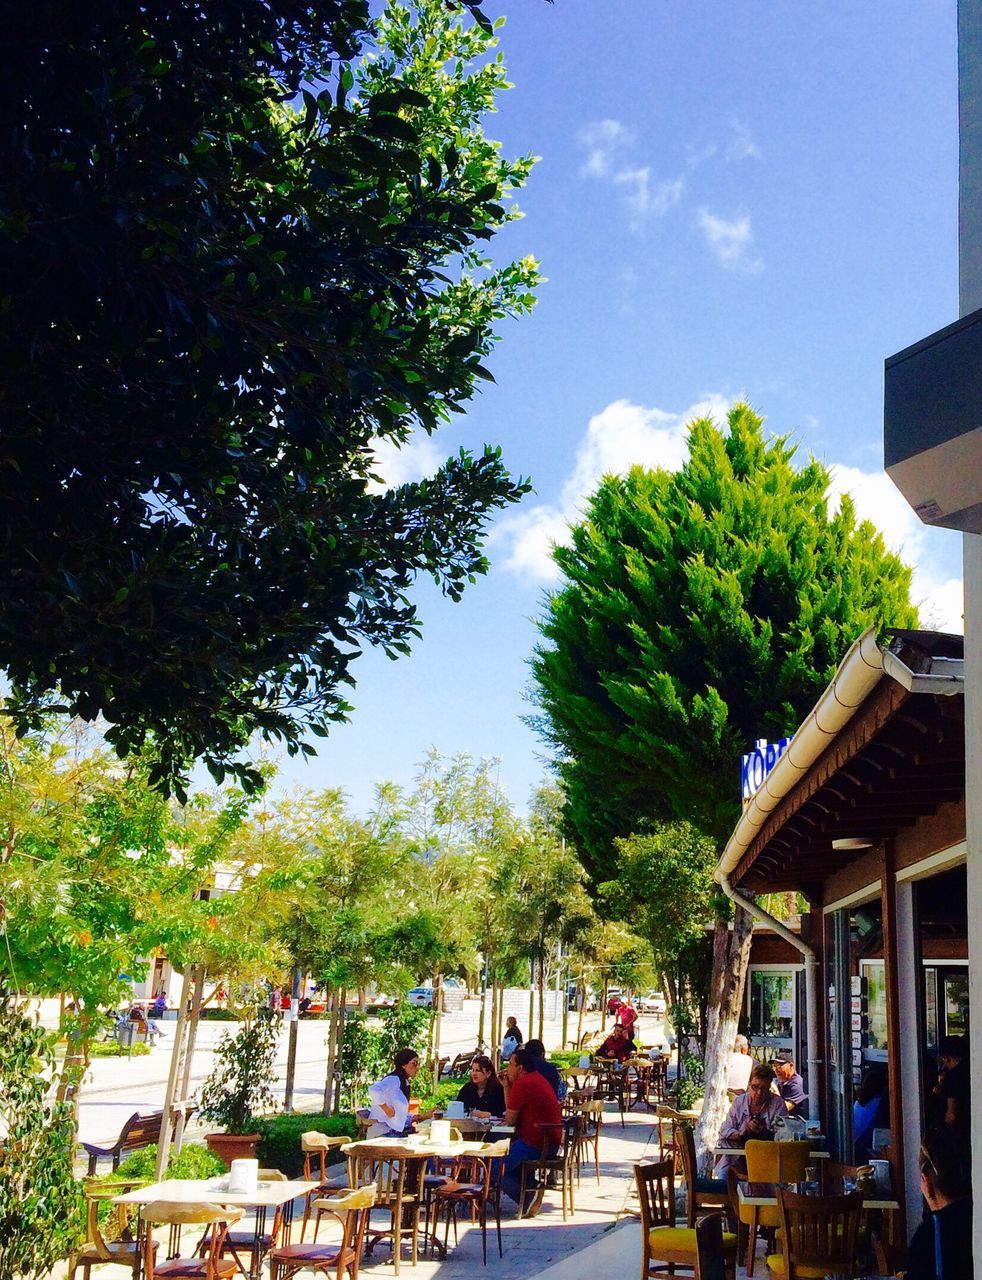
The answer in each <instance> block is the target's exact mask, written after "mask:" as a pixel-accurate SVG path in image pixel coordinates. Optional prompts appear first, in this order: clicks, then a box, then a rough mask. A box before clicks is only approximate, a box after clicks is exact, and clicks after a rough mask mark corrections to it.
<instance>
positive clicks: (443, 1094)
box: [414, 1075, 470, 1111]
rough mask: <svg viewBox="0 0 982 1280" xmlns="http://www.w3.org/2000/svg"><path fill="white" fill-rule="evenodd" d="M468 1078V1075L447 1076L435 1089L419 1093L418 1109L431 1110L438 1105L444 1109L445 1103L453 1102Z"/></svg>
mask: <svg viewBox="0 0 982 1280" xmlns="http://www.w3.org/2000/svg"><path fill="white" fill-rule="evenodd" d="M417 1079H419V1077H418V1076H417ZM469 1079H470V1076H469V1075H467V1076H449V1077H448V1078H447V1079H446V1080H441V1081H440V1083H439V1084H438V1085H437V1087H436V1088H435V1089H430V1090H428V1091H427V1092H426V1093H421V1094H419V1095H418V1097H419V1109H420V1111H432V1109H433V1108H434V1107H439V1108H440V1109H441V1110H442V1111H446V1109H447V1103H448V1102H453V1100H454V1099H455V1098H456V1097H457V1094H458V1093H460V1090H461V1088H462V1087H463V1086H464V1085H465V1084H466V1083H467V1081H468V1080H469ZM414 1096H416V1095H414Z"/></svg>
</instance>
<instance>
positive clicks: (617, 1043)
mask: <svg viewBox="0 0 982 1280" xmlns="http://www.w3.org/2000/svg"><path fill="white" fill-rule="evenodd" d="M637 1051H638V1049H637V1045H636V1044H635V1043H634V1041H633V1040H632V1039H631V1037H630V1036H629V1035H628V1034H627V1032H626V1031H625V1030H624V1028H623V1027H622V1026H621V1024H620V1023H618V1024H617V1026H616V1027H614V1029H613V1031H612V1032H611V1033H610V1035H609V1036H608V1037H607V1039H606V1040H605V1041H604V1042H603V1044H602V1045H601V1046H600V1048H599V1049H598V1050H597V1057H598V1058H613V1059H614V1061H615V1062H626V1061H627V1059H628V1058H632V1057H633V1056H634V1055H635V1054H636V1053H637Z"/></svg>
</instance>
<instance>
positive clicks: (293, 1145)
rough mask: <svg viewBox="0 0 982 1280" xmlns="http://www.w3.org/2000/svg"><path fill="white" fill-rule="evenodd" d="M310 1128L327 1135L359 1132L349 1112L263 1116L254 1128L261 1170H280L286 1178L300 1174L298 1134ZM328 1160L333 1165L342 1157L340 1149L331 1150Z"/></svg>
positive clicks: (333, 1135)
mask: <svg viewBox="0 0 982 1280" xmlns="http://www.w3.org/2000/svg"><path fill="white" fill-rule="evenodd" d="M311 1129H314V1130H316V1131H317V1133H326V1134H328V1135H329V1136H330V1137H337V1136H338V1135H339V1134H344V1135H345V1136H346V1137H349V1138H355V1137H357V1135H358V1122H357V1121H356V1120H355V1117H354V1116H353V1115H352V1114H351V1113H350V1112H347V1113H343V1114H341V1115H336V1116H328V1115H324V1114H323V1113H314V1114H312V1115H311V1114H309V1113H304V1112H299V1113H298V1112H290V1113H288V1114H284V1115H278V1116H264V1117H263V1118H262V1119H260V1120H258V1121H257V1123H256V1131H257V1132H258V1133H259V1135H260V1138H259V1145H258V1147H257V1148H256V1155H257V1156H258V1157H259V1164H260V1166H261V1167H262V1168H264V1169H279V1170H281V1171H282V1172H283V1173H285V1174H286V1175H287V1177H289V1178H298V1177H300V1175H301V1174H302V1173H303V1152H302V1151H301V1150H300V1135H301V1134H302V1133H307V1132H308V1131H309V1130H311ZM328 1159H329V1161H330V1163H331V1164H335V1163H337V1162H339V1161H341V1160H343V1159H344V1156H343V1155H342V1154H341V1153H340V1151H331V1152H329V1153H328Z"/></svg>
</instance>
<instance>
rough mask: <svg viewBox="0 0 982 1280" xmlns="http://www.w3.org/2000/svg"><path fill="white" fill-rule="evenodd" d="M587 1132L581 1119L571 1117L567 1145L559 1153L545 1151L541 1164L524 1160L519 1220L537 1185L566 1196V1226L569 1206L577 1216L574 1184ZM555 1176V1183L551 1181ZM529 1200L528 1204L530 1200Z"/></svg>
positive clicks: (567, 1124)
mask: <svg viewBox="0 0 982 1280" xmlns="http://www.w3.org/2000/svg"><path fill="white" fill-rule="evenodd" d="M582 1131H583V1117H582V1116H581V1115H575V1116H568V1117H567V1118H566V1119H565V1120H564V1121H563V1141H562V1146H561V1147H560V1149H559V1150H558V1151H552V1152H548V1151H546V1150H545V1149H543V1152H542V1155H541V1156H539V1158H538V1159H537V1160H523V1161H522V1165H521V1174H522V1177H521V1184H520V1188H519V1193H518V1216H519V1217H520V1218H524V1217H525V1214H526V1212H527V1211H528V1205H529V1202H530V1201H531V1199H532V1195H533V1194H534V1192H535V1190H536V1184H538V1186H540V1187H544V1188H545V1189H547V1190H551V1191H552V1190H554V1191H559V1192H561V1193H562V1204H563V1222H565V1221H566V1205H567V1202H568V1204H569V1212H570V1215H571V1216H572V1214H573V1213H574V1212H575V1208H574V1205H573V1182H574V1179H575V1178H576V1152H577V1150H578V1147H579V1140H580V1134H581V1133H582ZM550 1175H552V1177H553V1179H554V1181H552V1182H549V1181H548V1179H549V1177H550ZM527 1195H528V1196H529V1200H528V1201H527V1200H526V1196H527Z"/></svg>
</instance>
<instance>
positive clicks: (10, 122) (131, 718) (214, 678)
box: [0, 0, 537, 791]
mask: <svg viewBox="0 0 982 1280" xmlns="http://www.w3.org/2000/svg"><path fill="white" fill-rule="evenodd" d="M475 15H476V20H475ZM5 18H6V20H5V27H4V44H3V50H4V51H3V56H2V70H3V75H2V77H0V115H2V118H3V120H4V128H3V130H2V134H0V347H2V350H3V366H2V381H0V506H2V510H3V516H2V526H0V546H2V553H0V668H2V669H4V670H5V671H6V673H7V675H8V677H9V680H10V682H11V686H12V697H11V699H10V701H9V703H8V706H9V708H10V710H11V713H12V714H13V716H14V719H15V723H16V724H17V726H18V728H19V729H21V730H24V729H27V728H30V727H32V726H36V725H37V724H38V723H39V722H40V721H39V717H40V715H41V711H42V708H43V707H44V705H45V704H50V703H51V702H52V701H54V702H56V703H59V704H60V705H63V706H65V707H66V708H67V709H69V710H70V711H72V712H74V713H77V714H78V715H80V716H82V717H83V718H85V719H92V718H94V717H95V716H97V715H102V716H104V717H105V718H106V720H107V721H109V724H110V727H109V730H108V732H107V735H106V736H107V738H108V739H109V741H110V742H111V743H112V744H113V746H114V747H115V748H116V749H117V750H118V751H119V752H121V753H124V754H125V753H128V752H131V751H133V750H135V749H136V748H138V747H140V746H141V745H143V744H145V743H146V742H147V741H150V742H151V743H153V744H155V747H156V750H157V752H158V754H159V760H160V764H159V768H158V771H157V774H156V781H157V782H158V783H162V784H163V785H164V786H165V787H166V786H176V787H177V788H178V790H179V791H180V789H181V781H180V780H181V777H182V775H183V774H184V772H185V770H186V768H187V765H188V764H189V762H190V761H192V760H193V759H195V758H199V757H200V758H203V759H204V760H205V761H206V763H207V764H208V765H209V767H210V768H211V769H212V771H213V772H214V773H215V775H216V777H218V778H219V779H220V778H221V777H222V776H223V775H224V772H225V770H226V769H229V768H231V769H233V770H234V771H236V772H238V774H239V776H240V777H241V778H242V780H243V782H244V783H245V784H246V785H252V784H254V783H256V782H257V777H256V775H255V773H254V772H253V771H251V770H250V769H249V768H248V766H243V765H241V764H232V763H230V761H231V758H232V757H233V756H234V754H235V752H236V751H237V750H238V749H239V748H241V747H242V746H243V744H244V743H246V742H247V741H248V739H249V737H250V735H251V734H252V733H254V732H257V731H258V732H259V733H261V734H263V735H265V736H266V737H271V738H279V739H281V740H283V741H284V742H285V744H286V747H287V749H288V750H289V751H290V752H291V753H295V752H296V751H309V750H310V747H309V745H308V744H307V743H305V742H304V741H303V735H304V732H305V731H306V730H307V729H311V730H313V732H314V733H320V734H323V733H325V732H326V729H327V726H328V724H329V723H330V721H331V720H334V719H338V718H341V717H343V716H344V714H345V712H346V711H347V709H348V708H347V706H346V703H345V700H344V696H343V694H342V689H343V688H344V686H345V685H346V684H350V683H351V675H350V672H349V667H350V664H351V662H352V659H353V658H354V657H356V656H357V654H358V652H359V650H360V647H361V646H362V645H364V644H366V643H367V644H373V645H380V646H382V647H383V648H384V649H385V650H386V651H387V652H388V653H389V654H390V655H392V656H395V655H397V654H398V653H401V652H404V651H405V650H406V648H407V646H408V644H409V642H410V641H411V640H412V638H413V637H414V636H416V635H417V634H418V625H419V624H418V620H417V616H416V611H415V608H414V606H413V603H412V601H411V599H410V595H409V591H410V588H411V586H412V583H413V581H414V580H415V578H416V577H417V575H419V574H421V573H423V574H428V575H431V576H433V577H434V578H435V579H436V580H437V582H438V583H440V584H441V585H442V587H443V589H444V591H445V592H446V594H448V595H449V596H451V597H453V598H456V597H457V596H459V594H460V592H461V590H462V588H463V586H464V585H465V584H466V582H467V581H468V580H469V579H471V578H473V576H474V575H475V574H478V573H481V572H484V570H485V568H486V562H485V559H484V557H483V555H482V552H481V539H482V533H483V529H484V526H485V523H486V521H487V519H488V517H489V515H490V513H492V512H493V511H494V510H495V509H496V508H499V507H501V506H503V505H506V504H508V503H510V502H512V501H515V500H516V499H517V498H518V497H519V496H520V495H521V493H522V492H523V491H524V485H523V484H522V483H521V482H515V481H513V480H512V479H511V478H510V477H509V476H508V474H507V472H506V470H505V469H504V467H503V464H502V462H501V459H500V457H499V454H498V451H497V450H496V449H494V448H490V447H485V448H484V450H483V452H478V454H477V455H476V456H472V455H470V454H469V453H467V452H463V451H462V452H461V453H460V454H458V455H457V456H455V457H452V458H451V459H449V460H448V461H447V462H446V464H445V465H444V466H443V467H442V468H441V469H440V470H439V471H438V473H437V474H436V475H435V476H434V477H433V478H431V479H429V480H426V481H421V482H419V483H409V484H404V485H402V486H399V487H396V488H389V489H386V488H385V487H384V485H382V484H380V483H377V482H375V481H373V470H374V469H375V468H376V462H375V457H376V450H377V447H378V446H379V444H380V443H382V442H386V443H389V444H396V445H398V444H401V443H405V442H406V441H407V439H408V438H409V436H410V434H411V432H412V431H414V430H421V431H424V432H430V431H432V430H433V429H434V428H436V427H438V426H439V425H440V424H441V423H443V422H445V421H446V420H447V419H448V418H449V417H450V416H451V415H452V414H455V413H458V412H460V411H461V409H462V408H463V406H464V405H465V403H466V401H467V400H468V399H469V397H470V396H471V395H472V393H473V391H474V387H475V382H476V381H477V380H478V379H481V378H486V377H489V376H490V375H489V374H488V373H487V371H486V369H485V368H484V366H483V365H482V360H483V358H484V357H485V356H486V354H487V353H488V352H489V350H490V349H491V346H492V344H493V341H494V337H495V330H496V327H497V325H498V322H499V321H501V320H502V318H503V317H505V316H508V315H513V314H517V313H520V312H523V311H525V310H527V309H528V308H529V307H530V306H531V305H532V291H533V288H534V285H535V282H536V279H537V272H536V266H535V263H534V261H533V260H532V259H530V258H527V259H523V260H522V261H521V262H518V263H513V264H510V265H505V266H501V267H497V268H493V267H492V266H491V265H490V263H489V262H488V261H486V260H485V258H484V257H482V255H481V253H480V252H479V248H480V246H482V245H483V244H484V243H485V242H487V241H488V240H489V239H490V238H491V237H492V236H493V235H494V233H495V231H496V230H498V229H499V228H500V227H501V226H502V225H503V224H504V223H505V222H506V221H508V220H509V219H510V218H511V217H512V216H513V213H514V210H513V209H512V208H511V207H510V206H509V205H508V204H507V193H508V191H509V190H510V189H511V188H515V187H519V186H521V184H522V183H523V181H524V179H525V177H526V175H527V173H528V171H529V167H530V161H529V160H528V159H527V158H521V159H518V160H514V161H513V160H509V159H506V158H504V157H503V156H502V155H501V154H500V152H499V151H498V149H497V146H496V144H495V143H494V142H492V141H491V140H489V139H488V138H486V137H485V135H484V133H483V130H482V119H483V117H484V115H485V114H486V113H487V112H488V111H490V110H491V109H493V106H494V101H495V98H496V95H497V94H498V92H499V91H500V90H501V89H502V88H504V87H506V82H505V79H504V74H505V73H504V68H503V66H502V64H501V62H500V60H498V59H497V58H495V57H488V56H486V55H487V54H488V52H489V49H490V48H491V46H492V45H493V36H492V35H491V33H490V24H489V23H488V21H487V19H486V17H485V16H484V15H483V14H482V13H481V12H480V8H479V5H478V3H477V0H465V2H464V3H458V4H452V3H451V4H447V3H444V2H443V0H406V2H405V3H404V4H403V3H398V2H397V0H391V2H390V3H389V4H387V5H386V6H385V7H384V9H383V11H382V13H381V17H379V18H377V19H373V18H371V17H370V15H369V6H368V4H367V0H308V2H307V3H298V2H296V0H272V3H269V2H268V0H236V2H235V3H223V2H220V0H204V2H203V3H197V2H192V0H169V2H168V3H161V4H154V5H144V4H135V3H130V2H129V0H105V3H100V4H84V3H83V4H70V3H68V2H67V0H40V3H38V4H33V5H31V6H29V7H17V6H15V7H14V8H13V9H11V11H10V12H9V13H8V14H7V15H5Z"/></svg>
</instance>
